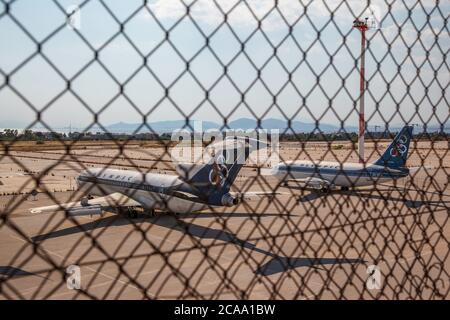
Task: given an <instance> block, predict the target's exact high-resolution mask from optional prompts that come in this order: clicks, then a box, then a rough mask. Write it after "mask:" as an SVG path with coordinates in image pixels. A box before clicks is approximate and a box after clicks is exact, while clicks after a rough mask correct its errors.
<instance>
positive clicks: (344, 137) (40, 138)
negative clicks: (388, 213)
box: [0, 129, 449, 143]
mask: <svg viewBox="0 0 450 320" xmlns="http://www.w3.org/2000/svg"><path fill="white" fill-rule="evenodd" d="M395 134H396V133H395V132H387V131H385V132H367V133H366V134H365V138H366V139H368V140H380V139H392V138H393V137H394V136H395ZM193 136H194V135H193V134H191V137H192V138H193ZM268 138H269V140H270V135H269V137H268ZM414 138H415V139H423V140H433V141H439V140H448V139H449V134H448V133H445V132H430V133H427V132H422V133H418V134H416V135H414ZM171 139H172V134H171V133H162V134H157V133H150V132H146V133H136V134H126V133H120V134H117V133H109V132H107V133H103V132H97V133H92V132H71V133H67V134H66V133H59V132H41V131H33V130H30V129H26V130H23V131H21V132H19V130H17V129H4V130H3V132H0V141H12V140H14V141H16V140H19V141H36V142H38V143H43V142H44V141H54V140H72V141H73V140H83V141H96V140H120V141H123V140H149V141H153V140H154V141H157V140H171ZM279 140H280V141H354V142H355V141H358V134H357V133H355V132H335V133H324V132H313V133H281V134H280V137H279Z"/></svg>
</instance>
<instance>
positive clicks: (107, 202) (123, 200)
mask: <svg viewBox="0 0 450 320" xmlns="http://www.w3.org/2000/svg"><path fill="white" fill-rule="evenodd" d="M140 205H141V204H140V203H139V202H137V201H136V200H133V199H131V198H129V197H127V196H126V195H124V194H121V193H118V192H116V193H112V194H109V195H107V196H104V197H99V198H95V199H91V200H88V202H87V203H84V204H82V203H81V201H75V202H69V203H61V204H58V205H51V206H45V207H38V208H31V209H30V212H31V213H45V212H54V211H59V210H74V211H76V210H82V209H89V208H99V209H102V208H110V207H119V206H120V207H131V206H140Z"/></svg>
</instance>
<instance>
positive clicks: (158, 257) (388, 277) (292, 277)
mask: <svg viewBox="0 0 450 320" xmlns="http://www.w3.org/2000/svg"><path fill="white" fill-rule="evenodd" d="M35 160H36V159H35ZM21 161H22V162H21V163H22V164H23V167H24V168H28V167H30V166H31V165H32V164H34V165H35V166H36V167H35V171H36V172H40V173H42V172H44V170H43V168H48V167H49V164H50V162H51V161H52V160H41V161H39V160H38V161H37V162H33V159H30V158H23V159H22V160H21ZM26 161H28V162H26ZM49 161H50V162H49ZM53 163H55V166H54V167H52V168H51V170H49V171H48V174H46V175H45V179H48V180H47V181H48V183H49V184H48V185H50V184H51V183H55V185H54V187H53V189H52V188H48V185H46V186H44V187H46V188H47V189H48V190H50V189H52V190H50V192H49V193H39V194H38V195H37V196H36V197H33V196H31V195H28V194H15V195H11V194H9V195H3V196H0V212H1V217H2V220H0V299H92V298H95V299H344V298H345V299H360V298H364V299H430V298H434V299H448V298H449V296H450V288H449V281H448V279H449V272H450V261H449V251H450V249H449V238H450V228H449V223H448V218H449V207H450V190H449V187H448V173H447V172H448V171H446V170H448V169H446V168H445V167H440V168H438V169H429V170H428V169H427V170H420V171H418V172H417V174H416V175H414V177H413V178H411V179H407V180H404V181H401V182H399V183H398V184H396V185H394V184H383V185H378V186H377V187H376V188H373V187H368V188H361V189H356V190H351V191H338V190H336V191H333V192H331V193H330V194H328V195H323V194H320V193H317V192H315V191H314V190H308V189H303V188H300V187H298V186H295V185H293V186H291V187H284V186H283V187H281V186H280V187H278V188H277V189H276V190H277V191H279V192H280V193H281V194H280V195H277V196H274V197H272V198H262V199H261V200H259V201H248V202H244V203H241V204H240V205H238V206H237V207H233V208H219V209H214V208H211V209H209V210H204V211H202V212H199V213H193V214H184V215H183V214H181V215H176V214H169V213H160V214H159V215H158V216H157V217H150V216H145V215H143V214H140V215H139V216H138V218H136V219H130V218H128V217H127V216H121V215H117V214H115V213H112V212H105V213H104V215H103V216H93V217H89V216H88V217H75V218H68V217H66V216H65V214H64V212H62V211H58V212H54V213H44V214H31V213H30V212H29V209H30V208H33V207H39V206H45V205H51V204H55V203H62V202H67V201H74V200H77V199H80V197H81V195H80V194H79V193H78V192H76V191H66V190H67V189H69V187H72V186H71V185H68V183H70V177H75V176H76V174H77V172H79V169H80V168H81V167H84V166H85V165H86V164H83V163H82V162H81V161H80V162H77V161H75V162H73V163H72V164H68V163H66V162H62V161H58V162H56V160H55V161H54V162H53ZM10 167H11V170H8V169H9V168H10ZM18 168H20V166H19V165H18V164H17V163H15V162H14V161H12V160H11V158H8V157H6V158H3V159H2V160H1V161H0V176H1V177H2V178H0V181H4V182H7V183H6V186H5V183H3V185H0V187H3V188H5V189H4V191H3V192H5V193H6V188H10V189H11V188H12V187H11V181H14V182H15V183H16V185H15V187H14V188H15V189H17V191H21V190H25V189H26V190H30V189H32V188H35V187H36V186H35V185H33V184H34V180H33V179H32V177H33V175H34V174H36V173H31V176H30V175H28V176H27V175H24V176H21V175H18V174H20V173H21V174H23V173H24V172H22V171H18V170H17V169H18ZM160 170H164V169H160ZM51 173H54V176H52V175H51ZM7 174H9V176H8V175H7ZM43 176H44V175H43ZM63 176H65V178H63ZM5 177H6V178H5ZM7 177H10V178H7ZM24 177H25V178H24ZM8 179H11V180H8ZM14 179H16V180H14ZM52 179H54V180H52ZM271 179H272V178H267V177H256V175H255V172H254V169H252V168H245V169H243V171H242V173H241V174H240V176H239V178H238V180H237V182H236V186H235V189H236V190H245V191H256V190H270V189H273V188H274V186H276V185H277V183H276V181H274V180H271ZM20 187H23V188H22V189H21V188H20ZM44 187H43V188H44ZM74 187H75V186H73V188H74ZM27 188H28V189H27ZM58 188H59V189H60V190H61V192H58ZM0 191H1V190H0ZM54 191H56V192H54ZM8 192H10V190H8ZM0 194H1V193H0ZM71 265H76V266H79V268H80V276H81V277H80V279H81V288H80V289H79V290H77V289H70V288H68V285H67V282H68V280H70V275H68V274H67V272H66V270H67V268H68V267H69V266H71ZM373 266H376V270H377V272H375V273H374V272H373V270H374V269H373V268H374V267H373Z"/></svg>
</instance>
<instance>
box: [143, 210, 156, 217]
mask: <svg viewBox="0 0 450 320" xmlns="http://www.w3.org/2000/svg"><path fill="white" fill-rule="evenodd" d="M144 214H146V215H148V216H150V217H152V218H153V217H156V211H155V209H145V210H144Z"/></svg>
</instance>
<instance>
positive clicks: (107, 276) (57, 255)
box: [9, 234, 155, 297]
mask: <svg viewBox="0 0 450 320" xmlns="http://www.w3.org/2000/svg"><path fill="white" fill-rule="evenodd" d="M9 236H10V237H11V238H13V239H16V240H19V241H22V242H25V243H28V242H26V241H25V240H23V239H21V238H19V237H16V236H14V235H11V234H9ZM41 249H42V250H43V251H45V252H47V253H48V254H50V255H53V256H56V257H58V258H59V259H61V260H64V259H65V257H64V256H61V255H60V254H57V253H55V252H53V251H50V250H48V249H45V248H43V247H41ZM83 268H86V269H88V270H90V271H92V272H94V273H98V274H99V275H101V276H103V277H105V278H107V279H110V280H113V281H116V282H119V283H121V284H123V285H125V286H131V287H133V288H134V289H136V290H139V291H140V289H139V288H138V287H136V286H135V285H133V284H131V283H130V282H128V283H127V282H124V281H122V280H120V279H115V278H114V277H111V276H110V275H108V274H105V273H103V272H101V271H98V270H95V269H93V268H91V267H88V266H83ZM38 287H40V286H36V287H35V288H34V289H36V288H38ZM30 289H31V288H30ZM151 296H153V297H154V296H155V295H154V294H152V293H151Z"/></svg>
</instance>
